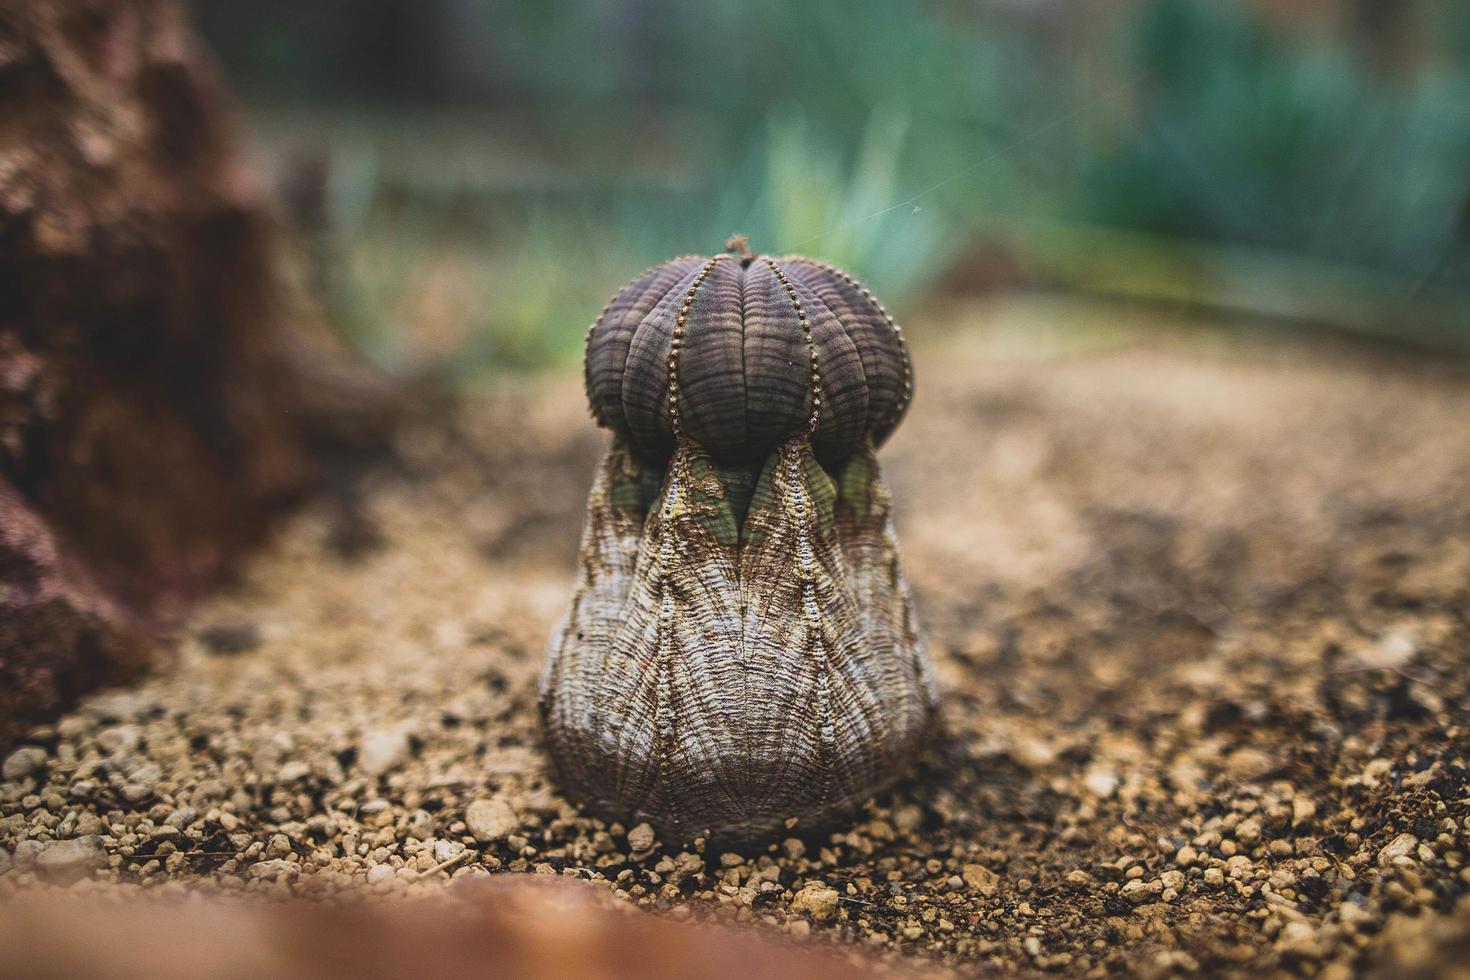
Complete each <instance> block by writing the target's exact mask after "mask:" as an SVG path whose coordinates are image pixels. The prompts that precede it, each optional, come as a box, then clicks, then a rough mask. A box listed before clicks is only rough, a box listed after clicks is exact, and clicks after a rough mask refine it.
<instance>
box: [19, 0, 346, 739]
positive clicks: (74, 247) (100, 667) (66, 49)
mask: <svg viewBox="0 0 1470 980" xmlns="http://www.w3.org/2000/svg"><path fill="white" fill-rule="evenodd" d="M0 78H3V85H0V491H3V492H0V529H3V531H0V535H3V543H0V638H3V641H4V642H3V645H0V745H3V744H4V743H5V742H6V741H7V740H8V739H9V738H11V737H13V736H14V734H15V732H16V731H18V730H19V729H20V728H21V727H23V726H24V725H25V724H27V723H29V722H30V721H31V720H34V719H36V718H39V717H43V716H45V715H46V714H48V713H51V712H54V711H55V710H57V709H58V708H59V707H60V706H62V705H63V704H64V703H65V702H66V701H67V700H68V699H69V698H70V697H71V696H73V695H74V694H76V693H78V692H80V691H82V690H84V689H85V688H87V687H89V686H91V685H93V684H95V683H97V682H98V681H101V680H105V679H110V678H114V677H118V676H121V675H123V674H125V673H126V672H127V671H129V670H130V669H134V668H136V667H137V666H138V665H140V664H141V663H143V662H144V661H145V660H146V659H147V658H146V654H145V651H146V649H147V648H148V645H149V644H148V640H149V636H150V634H151V627H152V624H154V623H156V622H158V621H160V620H162V619H165V618H166V617H167V615H168V613H169V611H170V610H171V609H174V608H176V607H177V606H178V605H179V604H180V603H183V602H186V601H187V600H189V599H190V598H192V597H195V596H197V595H198V594H199V593H200V592H201V591H202V590H204V589H205V588H207V587H208V586H209V585H210V584H212V583H213V582H215V581H217V580H218V578H219V577H220V575H221V574H222V573H224V572H225V571H226V570H227V569H228V568H229V566H230V565H231V563H232V562H234V561H235V560H237V559H238V557H239V556H240V555H241V554H242V552H244V551H245V550H246V549H248V548H249V547H250V546H251V545H253V544H254V543H256V542H257V541H259V539H260V538H261V536H262V535H263V533H264V532H265V530H266V528H267V527H268V525H269V523H270V521H271V519H272V517H273V516H275V515H276V514H278V513H279V512H280V511H281V509H282V508H283V507H284V506H285V505H286V504H288V503H289V502H290V501H292V500H293V499H295V498H296V497H297V496H298V495H299V494H300V493H301V492H302V491H303V489H304V488H306V487H307V486H309V485H310V483H311V481H312V479H313V476H314V473H315V462H314V461H315V459H316V457H317V456H318V454H319V452H320V451H322V450H323V448H324V447H329V446H331V445H332V444H333V443H334V440H335V441H340V436H341V435H342V433H343V431H344V428H351V427H352V426H353V425H357V424H358V423H359V422H360V421H361V420H360V419H359V418H356V415H363V414H365V413H362V412H358V410H357V408H356V405H357V404H358V402H357V400H356V399H355V395H356V394H357V393H354V395H353V396H349V397H345V398H343V397H339V395H338V393H339V392H340V390H341V388H342V384H341V383H340V378H338V377H333V378H332V379H331V380H330V381H327V380H324V376H325V374H326V373H327V372H330V371H332V370H335V369H334V368H333V367H332V364H333V361H334V360H337V359H340V356H339V355H338V354H336V353H335V352H334V350H333V347H332V344H331V343H330V342H329V341H328V342H321V337H320V335H319V334H313V333H311V332H310V331H308V330H305V329H303V327H302V324H301V322H300V319H301V318H300V317H298V316H296V315H294V314H293V312H292V311H291V310H290V309H288V308H287V306H286V305H285V304H284V303H283V302H282V297H281V294H280V290H279V286H278V277H277V276H276V275H275V273H274V271H273V268H272V266H273V261H272V259H273V254H272V248H271V237H270V236H271V229H270V224H269V221H268V219H267V216H266V213H265V210H264V209H263V207H262V206H261V204H260V201H259V200H258V198H257V197H256V195H255V192H254V190H253V187H252V182H251V180H250V179H249V176H248V174H247V173H246V171H245V169H244V168H243V166H242V164H241V158H240V156H239V154H238V153H237V151H236V146H235V142H234V138H233V135H232V131H231V130H232V124H231V114H230V111H229V107H228V105H227V103H226V102H225V100H224V98H223V97H222V94H221V93H220V91H219V89H218V86H217V85H216V82H215V80H214V78H213V75H212V72H211V71H210V70H209V67H208V65H207V63H206V61H205V60H204V59H203V58H202V57H201V55H200V54H199V53H198V51H197V50H196V47H195V45H194V43H193V40H192V38H191V36H190V34H189V32H188V30H187V27H186V25H185V23H184V20H183V17H182V14H181V9H180V6H179V4H178V3H176V2H174V0H39V2H31V3H17V2H13V0H0ZM313 345H315V348H314V349H313ZM348 373H349V374H351V372H350V371H349V372H348ZM349 387H350V384H349ZM344 405H346V406H347V407H348V409H349V410H348V411H347V412H346V413H345V414H344V413H343V411H342V406H344ZM354 413H355V414H354ZM366 414H371V413H366ZM352 434H354V435H355V434H357V432H356V431H354V432H353V433H352Z"/></svg>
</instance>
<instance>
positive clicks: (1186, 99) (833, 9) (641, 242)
mask: <svg viewBox="0 0 1470 980" xmlns="http://www.w3.org/2000/svg"><path fill="white" fill-rule="evenodd" d="M195 18H196V21H197V25H198V27H199V28H200V30H201V31H202V33H203V34H204V35H205V37H206V38H207V39H208V40H209V41H210V42H211V44H212V46H213V48H214V50H215V51H216V53H217V55H218V57H219V59H220V60H221V62H222V63H223V66H224V69H225V71H226V74H227V75H228V76H229V81H230V83H231V85H232V86H233V88H234V90H235V91H236V92H237V93H239V94H240V95H241V97H242V98H243V99H244V100H245V101H246V103H247V111H248V115H249V118H250V121H251V124H252V132H253V137H254V140H255V144H256V152H257V153H258V154H259V156H260V158H261V163H262V166H263V172H264V173H266V174H268V175H270V179H271V180H272V181H274V182H275V184H276V187H277V190H278V192H279V197H280V200H281V209H282V215H283V217H284V219H285V220H286V221H287V222H288V223H289V224H290V225H291V226H292V227H294V228H295V229H296V231H297V232H298V233H299V234H298V236H297V240H298V243H299V247H300V251H301V255H302V256H303V258H304V261H303V263H302V267H303V268H304V269H305V270H306V272H305V274H307V275H310V276H312V277H314V278H315V279H316V280H317V282H316V285H317V286H318V287H319V292H320V295H322V296H324V297H325V298H326V302H327V305H328V306H329V308H330V310H331V312H333V313H334V314H335V315H336V316H337V317H338V318H339V319H340V320H341V321H342V322H343V323H344V324H345V325H346V326H347V327H348V329H349V330H350V331H351V333H352V335H353V336H354V337H355V338H356V339H357V340H358V342H359V343H361V344H362V345H363V347H364V348H365V349H366V350H367V351H368V352H369V354H370V355H371V356H372V357H374V358H375V359H376V360H377V361H378V362H379V363H382V364H384V365H386V366H388V367H390V368H393V369H394V370H398V371H404V372H409V373H412V372H417V371H423V370H433V371H438V372H443V373H444V374H445V375H446V376H448V377H449V378H450V379H452V380H472V379H480V378H483V377H484V376H486V374H487V373H489V374H495V373H503V372H505V371H516V370H521V369H524V368H528V367H536V366H541V365H547V364H569V363H572V362H574V361H575V358H576V357H577V356H578V354H579V352H580V340H581V337H582V334H583V331H584V330H585V328H586V325H587V323H589V322H590V321H591V319H592V318H593V317H594V316H595V315H596V313H597V311H598V310H599V309H600V308H601V306H602V304H603V302H605V300H606V298H607V296H608V295H610V294H611V292H612V290H613V289H614V288H616V286H617V285H618V284H619V283H621V282H622V281H624V280H626V279H628V278H630V277H631V276H632V275H634V274H635V273H637V272H638V271H640V270H641V269H642V268H644V267H645V266H647V265H649V264H651V263H653V262H656V261H659V260H661V259H663V258H666V257H669V256H672V255H676V254H682V253H687V252H704V253H708V252H711V251H713V250H716V249H718V247H719V246H720V244H721V243H722V242H723V241H724V239H725V238H726V236H727V235H728V234H730V233H731V232H732V231H744V232H747V233H748V234H750V236H751V238H752V242H753V245H754V247H755V248H757V249H758V250H760V251H767V252H777V253H779V252H786V251H796V252H802V253H807V254H813V255H818V256H821V257H824V258H827V259H830V260H832V261H835V262H837V263H839V264H844V265H847V266H849V267H850V268H852V269H853V270H854V271H855V272H857V273H858V274H860V275H862V276H864V277H866V278H868V279H869V280H870V281H871V283H872V285H873V286H874V288H875V289H876V290H877V291H878V292H879V294H880V295H883V296H884V297H885V298H888V299H890V300H892V301H893V302H894V303H895V305H897V307H898V309H899V312H900V313H903V312H906V311H912V310H914V309H917V308H918V307H919V306H920V305H922V304H923V303H925V302H927V301H930V300H934V299H936V298H938V297H943V296H945V295H948V294H952V293H956V292H974V291H981V290H995V289H1010V288H1025V289H1050V290H1073V291H1082V292H1086V293H1089V294H1096V295H1098V296H1106V297H1115V298H1119V297H1121V298H1124V299H1127V300H1129V301H1143V302H1168V303H1172V304H1184V305H1186V306H1189V307H1195V308H1204V309H1209V310H1215V309H1224V310H1228V311H1239V312H1243V313H1246V314H1248V315H1250V316H1254V317H1264V318H1267V319H1269V320H1271V321H1280V322H1297V321H1308V322H1313V323H1325V324H1329V325H1331V326H1335V327H1346V328H1351V329H1355V330H1364V331H1368V332H1371V333H1373V334H1375V335H1378V336H1382V337H1387V338H1390V339H1395V340H1405V341H1409V342H1413V343H1419V344H1431V345H1434V346H1437V347H1440V348H1442V349H1445V350H1460V349H1464V348H1466V347H1470V315H1467V314H1470V5H1467V4H1464V3H1458V2H1452V0H1443V2H1435V0H1402V2H1394V3H1384V2H1377V0H1112V2H1103V0H920V2H915V3H895V2H891V0H803V2H801V3H791V2H783V0H750V2H746V3H738V4H737V3H714V2H688V0H621V2H618V0H561V2H556V3H547V2H544V0H353V2H347V0H321V2H314V3H299V2H294V0H293V2H287V0H257V2H255V3H250V4H224V3H198V4H196V6H195Z"/></svg>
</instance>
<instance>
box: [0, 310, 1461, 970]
mask: <svg viewBox="0 0 1470 980" xmlns="http://www.w3.org/2000/svg"><path fill="white" fill-rule="evenodd" d="M974 324H979V325H980V328H978V329H968V327H969V326H971V325H974ZM911 326H912V327H913V329H911V331H910V332H911V335H912V336H914V337H915V341H914V343H915V349H916V355H915V356H916V363H917V374H918V395H917V399H916V401H915V404H914V407H913V410H912V412H911V414H910V417H909V418H908V420H907V421H906V422H905V423H904V425H903V426H902V427H901V428H900V430H899V432H898V433H897V434H896V436H895V437H894V439H893V440H892V443H891V445H889V446H888V447H886V448H885V449H884V451H883V453H882V459H883V461H884V463H885V466H886V471H887V475H888V477H889V480H890V483H891V485H892V488H893V494H894V499H895V503H896V507H897V522H898V530H899V538H900V543H901V545H902V547H903V550H904V557H905V561H906V562H907V565H908V570H909V574H910V578H911V580H912V584H913V586H914V588H915V592H916V595H917V600H918V603H919V607H920V612H921V615H922V617H923V620H924V622H925V625H926V628H927V632H928V637H929V645H930V649H931V653H932V655H933V657H934V659H935V662H936V667H937V670H938V672H939V676H940V681H941V685H942V692H943V711H944V716H945V722H946V729H947V736H946V737H945V738H944V739H941V740H936V744H935V745H934V746H933V748H932V750H931V751H930V752H929V753H928V754H927V756H926V757H925V759H924V760H923V762H922V764H921V765H920V766H919V767H918V768H917V770H916V771H915V773H914V774H913V776H912V777H911V778H910V779H908V780H907V781H905V782H904V783H903V784H901V785H900V786H899V787H898V788H897V789H895V790H894V791H892V792H890V793H888V794H885V795H884V796H882V797H880V798H879V799H877V800H876V801H874V802H872V803H871V804H870V805H869V806H868V807H867V808H866V809H864V810H863V811H862V812H861V813H859V814H857V815H855V816H854V818H853V820H852V822H851V823H850V824H849V825H847V826H843V827H839V828H837V830H836V832H822V833H818V832H808V831H807V830H806V829H805V828H801V827H796V828H794V829H793V831H792V832H791V835H790V836H789V837H787V838H786V839H784V840H779V841H775V842H772V843H771V845H770V846H769V847H768V848H765V849H756V850H753V851H751V852H749V853H744V854H735V853H711V852H709V851H704V850H702V849H700V848H699V847H697V846H693V845H691V846H690V847H687V848H686V847H681V846H679V842H662V841H658V840H656V839H655V838H654V836H653V834H652V833H651V832H650V830H649V828H647V827H646V826H638V827H627V826H621V825H618V824H606V823H604V822H601V821H597V820H593V819H590V818H587V817H584V816H582V815H580V814H579V813H578V811H577V810H576V809H575V808H574V807H573V806H571V805H569V804H568V802H567V801H566V800H564V799H563V798H562V797H561V796H559V795H558V793H557V789H556V787H555V785H554V783H553V782H552V780H551V778H550V776H549V774H548V772H547V770H546V764H545V760H544V758H543V756H542V754H541V752H540V750H539V748H538V744H537V739H538V732H537V717H536V707H535V689H536V681H537V675H538V671H539V669H540V665H541V657H542V649H543V645H544V643H545V639H546V636H547V634H548V631H549V629H550V627H551V624H552V622H553V620H554V619H555V617H556V616H558V615H559V614H560V612H561V609H562V605H563V603H565V602H566V600H567V599H568V597H569V594H570V593H569V590H570V586H571V581H572V563H573V561H574V558H575V551H576V543H577V537H578V532H579V524H580V520H581V511H582V507H583V504H584V501H585V494H586V491H587V487H588V484H589V482H590V480H591V476H592V471H593V464H594V462H595V460H596V458H597V455H598V452H599V451H600V448H601V446H602V445H603V440H604V439H605V436H604V434H602V433H599V432H597V431H596V430H595V429H594V427H593V426H592V424H591V422H590V421H589V420H588V418H587V414H586V411H585V408H584V405H583V399H582V395H581V392H580V390H579V388H578V386H577V384H576V382H575V380H574V379H561V378H558V379H555V380H552V381H549V382H546V383H544V384H541V385H539V386H537V387H535V388H523V389H516V390H513V391H505V392H500V393H497V394H490V395H486V396H483V397H480V396H477V397H476V398H474V399H472V400H469V401H467V402H465V403H462V404H459V405H457V406H455V407H454V408H452V409H446V410H445V411H444V412H442V413H439V414H437V415H435V416H434V417H432V418H425V419H424V420H423V421H421V422H418V423H415V424H413V425H410V426H409V427H408V428H406V429H405V430H404V431H403V432H402V434H401V435H400V437H399V439H398V442H397V445H396V448H395V452H394V454H393V458H392V459H389V460H385V461H381V462H379V463H376V464H374V465H373V466H372V467H371V468H370V469H368V470H367V471H366V472H362V473H355V474H347V475H344V476H343V478H342V480H341V481H340V487H339V490H338V492H336V493H333V494H331V495H328V496H326V497H323V498H322V499H321V500H319V501H317V502H316V503H314V504H312V505H311V506H310V507H309V508H308V509H307V510H305V511H304V512H302V513H301V514H299V515H298V516H297V517H296V518H294V519H293V520H292V521H290V522H289V523H288V525H287V526H285V527H284V528H283V529H282V531H281V533H280V534H279V536H278V538H277V539H276V540H275V541H274V542H273V543H272V545H271V546H270V547H269V548H268V549H267V550H266V551H265V552H264V553H263V554H261V555H260V556H259V557H258V559H257V560H255V561H254V562H253V563H252V564H251V565H250V567H249V568H248V569H247V570H246V571H245V573H244V574H243V576H242V578H241V579H240V581H238V582H237V583H235V584H233V585H232V586H231V587H229V588H228V589H227V590H225V591H224V592H223V593H222V594H220V595H218V596H217V597H216V598H214V599H212V600H211V601H209V602H208V603H207V604H206V605H204V606H203V607H202V608H200V609H198V610H197V611H196V612H195V613H194V614H193V615H192V616H191V618H190V619H189V620H188V621H187V622H186V623H184V624H182V625H181V626H180V627H179V628H178V630H177V631H176V633H175V634H174V636H173V637H172V638H171V640H170V642H171V644H172V645H173V646H175V647H176V650H177V652H176V656H175V657H174V658H173V660H172V663H171V664H169V665H168V666H166V667H164V668H162V669H160V670H159V671H157V672H156V673H155V674H154V675H152V676H150V677H148V678H145V679H144V680H143V681H142V682H140V683H138V684H136V685H134V686H132V687H129V688H125V689H115V690H112V691H108V692H104V693H102V694H99V695H96V696H93V697H91V698H89V699H86V700H85V701H83V702H82V703H81V704H80V706H79V707H78V708H77V710H75V711H74V712H72V713H71V714H68V715H66V716H64V717H62V718H61V719H59V720H58V721H57V722H56V723H54V724H51V725H46V726H43V727H40V728H37V729H35V730H34V731H33V732H31V733H30V735H29V737H28V738H27V739H24V740H23V741H22V743H21V744H20V745H19V746H18V747H16V748H15V749H14V751H13V752H11V753H10V754H9V755H8V757H7V758H6V759H5V760H4V770H3V781H0V896H4V895H7V894H12V893H16V892H19V891H22V890H30V889H38V888H61V887H68V888H70V889H71V891H72V892H73V893H78V894H86V893H89V892H95V893H106V894H111V893H114V892H117V891H119V890H125V889H135V888H141V889H144V890H148V891H150V892H153V893H157V894H167V893H170V892H177V891H181V890H185V889H188V890H191V891H205V892H214V891H220V892H249V893H253V892H263V893H266V894H269V895H272V896H274V895H285V894H288V893H289V894H292V895H298V896H312V897H319V898H324V899H336V898H340V897H343V896H350V895H355V894H362V893H366V894H383V895H397V894H421V893H426V892H433V891H436V890H439V889H442V888H443V887H444V883H445V882H446V881H447V880H448V879H450V878H461V877H465V876H472V875H484V874H494V875H503V874H526V875H561V876H574V877H578V878H583V879H589V880H590V881H591V882H593V885H594V886H595V887H601V888H604V889H607V890H609V891H611V892H612V893H614V894H615V897H617V898H619V899H622V900H626V901H628V902H631V903H635V904H637V905H641V906H646V907H648V908H649V909H651V910H656V911H657V912H658V913H659V914H662V915H665V916H669V917H672V918H673V919H675V920H682V919H711V918H712V919H716V920H721V921H737V920H738V921H746V922H751V923H753V924H755V925H756V927H757V928H758V929H767V930H771V931H774V932H777V933H780V934H783V935H786V936H795V937H798V938H802V937H804V941H805V942H809V943H813V944H819V945H821V944H829V945H836V946H840V947H844V948H851V949H865V950H868V951H870V952H871V953H872V954H873V955H874V956H876V957H879V958H883V959H887V960H889V961H891V962H893V963H895V964H900V963H905V962H922V963H925V964H936V963H938V964H944V965H950V966H954V967H956V968H958V969H959V970H960V971H961V972H968V971H969V970H971V969H986V968H1000V969H1002V970H1018V971H1023V972H1024V971H1033V970H1040V971H1057V972H1062V973H1066V974H1085V973H1088V972H1097V973H1102V972H1113V971H1125V972H1130V973H1138V974H1156V975H1168V974H1172V973H1178V972H1189V971H1194V970H1200V971H1205V972H1207V973H1228V974H1236V975H1242V976H1243V975H1247V974H1258V973H1261V972H1266V973H1275V972H1291V973H1307V974H1311V973H1317V972H1319V971H1320V972H1321V973H1322V974H1323V975H1327V976H1334V977H1344V976H1348V975H1349V974H1350V973H1353V972H1354V971H1359V970H1362V969H1365V968H1366V969H1370V970H1378V971H1381V972H1382V973H1383V974H1384V975H1406V974H1411V973H1413V972H1414V971H1419V972H1421V973H1423V974H1424V975H1444V974H1445V973H1446V972H1448V971H1452V970H1453V969H1456V968H1458V969H1459V970H1460V971H1462V972H1461V973H1460V975H1462V976H1463V975H1466V974H1465V973H1464V972H1463V971H1465V969H1466V967H1465V966H1464V964H1465V962H1467V953H1470V899H1467V898H1466V895H1467V893H1470V846H1467V837H1470V788H1467V766H1470V761H1467V755H1470V699H1467V687H1470V675H1467V671H1466V667H1467V663H1470V654H1467V651H1470V370H1467V369H1466V368H1465V367H1464V366H1455V365H1452V364H1449V363H1446V362H1443V361H1436V360H1435V359H1432V358H1429V357H1421V356H1417V355H1408V354H1403V353H1392V352H1385V351H1382V350H1372V349H1366V348H1363V347H1361V346H1356V345H1353V344H1349V343H1347V342H1342V341H1323V340H1322V339H1321V338H1304V337H1300V336H1282V335H1280V334H1270V333H1267V332H1265V331H1241V330H1225V329H1223V328H1219V327H1211V326H1203V325H1196V326H1193V327H1191V328H1189V329H1186V330H1178V331H1163V330H1158V329H1154V328H1151V327H1149V326H1148V325H1147V323H1146V322H1144V321H1143V320H1142V318H1141V315H1139V314H1136V313H1130V312H1128V311H1123V310H1098V309H1095V308H1090V307H1079V306H1077V305H1076V304H1073V303H1068V302H1063V301H1055V300H1030V301H1024V302H1006V303H993V304H987V305H984V306H972V307H966V308H964V309H960V310H949V311H944V312H940V313H934V314H931V316H930V317H929V318H928V319H927V320H921V321H918V322H916V323H915V324H913V325H911ZM909 958H918V959H917V960H910V959H909ZM1456 964H1458V967H1456Z"/></svg>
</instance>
